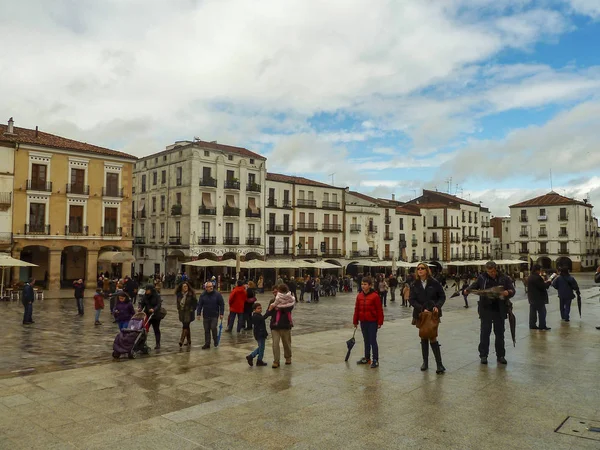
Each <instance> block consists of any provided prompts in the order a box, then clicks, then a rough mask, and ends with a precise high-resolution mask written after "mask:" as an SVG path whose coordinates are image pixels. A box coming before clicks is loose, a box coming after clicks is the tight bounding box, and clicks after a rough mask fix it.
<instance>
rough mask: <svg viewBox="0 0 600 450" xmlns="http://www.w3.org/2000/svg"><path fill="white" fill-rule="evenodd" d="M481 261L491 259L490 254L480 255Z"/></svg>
mask: <svg viewBox="0 0 600 450" xmlns="http://www.w3.org/2000/svg"><path fill="white" fill-rule="evenodd" d="M481 259H492V254H491V253H482V254H481Z"/></svg>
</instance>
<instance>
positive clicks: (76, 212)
mask: <svg viewBox="0 0 600 450" xmlns="http://www.w3.org/2000/svg"><path fill="white" fill-rule="evenodd" d="M69 233H83V206H81V205H71V206H69Z"/></svg>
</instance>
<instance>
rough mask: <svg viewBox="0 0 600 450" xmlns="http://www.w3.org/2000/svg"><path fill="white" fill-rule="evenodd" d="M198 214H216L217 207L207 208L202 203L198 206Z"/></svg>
mask: <svg viewBox="0 0 600 450" xmlns="http://www.w3.org/2000/svg"><path fill="white" fill-rule="evenodd" d="M198 215H199V216H216V215H217V208H207V207H206V206H204V205H202V206H200V207H198Z"/></svg>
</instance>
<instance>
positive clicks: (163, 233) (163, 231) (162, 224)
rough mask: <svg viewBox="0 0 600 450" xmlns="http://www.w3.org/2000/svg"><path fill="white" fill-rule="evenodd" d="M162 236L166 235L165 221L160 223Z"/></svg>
mask: <svg viewBox="0 0 600 450" xmlns="http://www.w3.org/2000/svg"><path fill="white" fill-rule="evenodd" d="M160 237H161V238H164V237H165V224H164V222H161V224H160Z"/></svg>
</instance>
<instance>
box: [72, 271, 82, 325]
mask: <svg viewBox="0 0 600 450" xmlns="http://www.w3.org/2000/svg"><path fill="white" fill-rule="evenodd" d="M73 289H74V292H73V295H74V296H75V300H76V301H77V314H79V315H80V316H83V292H84V290H85V285H84V284H83V280H82V279H81V278H80V279H79V280H75V281H73Z"/></svg>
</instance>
